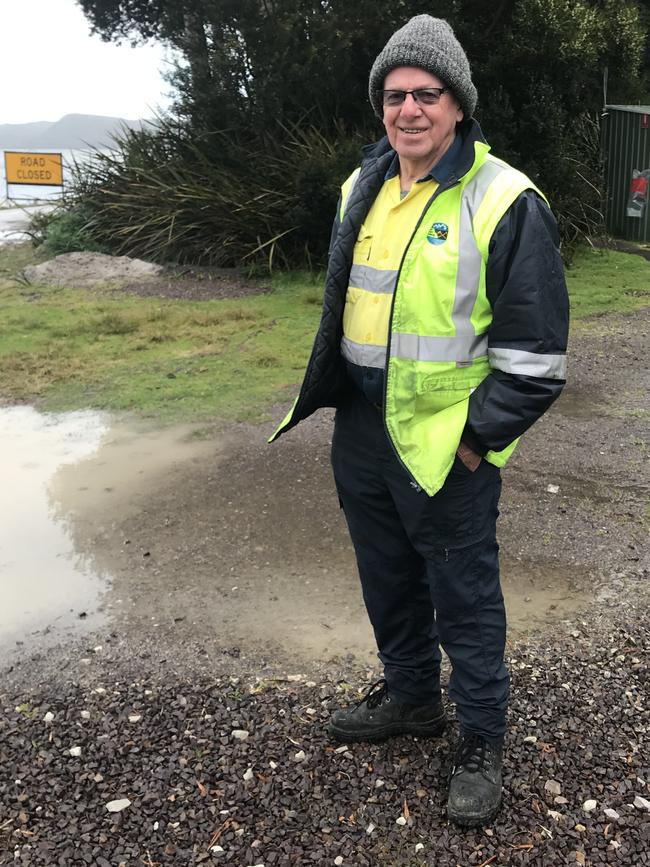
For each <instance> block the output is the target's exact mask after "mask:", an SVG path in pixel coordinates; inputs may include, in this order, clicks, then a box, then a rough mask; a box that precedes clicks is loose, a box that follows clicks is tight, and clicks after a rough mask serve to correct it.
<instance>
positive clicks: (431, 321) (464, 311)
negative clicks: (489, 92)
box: [341, 142, 539, 496]
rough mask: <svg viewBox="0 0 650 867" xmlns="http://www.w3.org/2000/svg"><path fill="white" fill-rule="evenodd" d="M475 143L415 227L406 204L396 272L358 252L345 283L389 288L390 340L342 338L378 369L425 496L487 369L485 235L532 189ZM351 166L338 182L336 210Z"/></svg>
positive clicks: (401, 449)
mask: <svg viewBox="0 0 650 867" xmlns="http://www.w3.org/2000/svg"><path fill="white" fill-rule="evenodd" d="M474 147H475V161H474V164H473V166H472V168H471V169H470V171H469V172H468V173H467V174H466V175H464V176H463V177H462V178H461V179H460V182H459V183H458V184H456V185H455V186H453V187H451V188H448V189H443V190H442V191H441V192H440V193H439V194H438V190H437V189H436V190H435V191H434V192H433V194H432V196H431V197H430V199H429V201H428V202H427V204H426V206H425V207H424V208H423V210H422V213H421V216H420V219H419V221H418V222H417V224H416V226H415V228H414V227H413V225H412V220H409V218H408V214H409V212H408V211H407V210H406V209H405V211H404V213H405V225H404V232H405V233H412V234H411V237H410V241H408V244H407V246H406V250H405V253H404V256H403V260H402V263H401V267H400V268H399V269H398V271H393V273H392V274H391V273H390V272H389V271H387V270H385V269H382V268H372V267H370V266H368V265H361V264H360V262H359V259H358V257H355V263H354V264H353V267H352V271H351V278H350V285H352V286H354V287H355V288H360V289H362V290H366V291H373V289H374V290H376V291H377V292H378V293H380V294H382V295H384V296H387V295H390V299H391V301H390V303H391V309H390V315H389V329H388V340H387V345H384V346H383V347H382V346H378V345H376V344H375V343H370V342H368V343H364V342H363V341H354V340H351V339H350V336H349V335H347V336H346V335H344V338H343V342H342V347H341V350H342V353H343V355H344V357H345V358H346V359H347V360H349V361H351V362H353V363H356V364H361V365H364V366H374V367H384V368H385V376H386V393H385V402H384V414H385V422H386V428H387V430H388V434H389V436H390V438H391V440H392V443H393V446H394V448H395V450H396V452H397V454H398V456H399V458H400V459H401V461H402V463H403V464H404V465H405V467H406V468H407V469H408V470H409V472H410V473H411V475H412V476H413V478H414V479H415V481H416V482H417V483H418V484H419V485H420V487H421V488H423V490H425V491H426V492H427V493H428V494H429V495H431V496H432V495H433V494H435V493H436V491H438V490H439V489H440V488H441V487H442V485H443V483H444V480H445V479H446V477H447V475H448V473H449V470H450V469H451V466H452V464H453V461H454V457H455V454H456V450H457V448H458V445H459V442H460V438H461V435H462V432H463V429H464V427H465V423H466V421H467V411H468V406H469V397H470V394H471V393H472V391H473V390H474V389H475V388H476V387H477V386H478V385H480V383H481V382H482V381H483V379H485V377H486V376H487V375H488V374H489V372H490V364H489V360H488V346H487V332H488V329H489V327H490V323H491V321H492V308H491V305H490V302H489V300H488V298H487V294H486V289H485V274H486V264H487V258H488V245H489V242H490V238H491V237H492V233H493V232H494V230H495V228H496V226H497V224H498V223H499V221H500V220H501V218H502V217H503V216H504V214H505V213H506V211H507V210H508V208H509V207H510V205H512V203H513V202H514V201H515V199H516V198H517V197H518V196H519V195H520V194H521V193H522V192H523V191H524V190H527V189H536V188H535V186H534V184H532V183H531V181H530V180H529V179H528V178H527V177H526V176H525V175H524V174H522V173H521V172H519V171H517V170H516V169H513V168H512V167H511V166H509V165H508V164H507V163H505V162H503V161H502V160H499V159H497V158H496V157H493V156H492V155H491V154H490V153H489V147H488V145H486V144H484V143H483V142H475V145H474ZM358 171H359V170H358V169H357V170H356V171H355V172H353V174H352V175H351V176H350V177H349V178H348V180H347V181H346V182H345V184H344V185H343V188H342V195H341V214H342V215H343V213H344V211H345V203H346V201H347V198H348V196H349V193H350V191H351V189H352V188H353V186H354V184H355V182H356V179H357V176H358ZM538 192H539V191H538ZM360 240H362V239H357V243H359V241H360ZM356 252H357V249H356V248H355V253H356ZM391 280H392V285H391ZM516 442H517V441H516V440H515V441H514V442H512V443H510V444H509V445H508V446H506V448H504V449H502V450H500V451H498V452H495V451H490V452H488V453H487V455H486V460H488V461H489V462H490V463H492V464H495V465H496V466H503V464H505V462H506V461H507V459H508V458H509V457H510V455H511V454H512V452H513V451H514V449H515V446H516Z"/></svg>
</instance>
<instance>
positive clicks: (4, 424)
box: [0, 406, 108, 650]
mask: <svg viewBox="0 0 650 867" xmlns="http://www.w3.org/2000/svg"><path fill="white" fill-rule="evenodd" d="M107 430H108V421H107V418H106V417H105V416H104V415H102V414H100V413H96V412H72V413H63V414H47V415H45V414H42V413H39V412H37V411H36V410H35V409H33V408H32V407H29V406H17V407H15V406H14V407H5V408H0V649H3V650H6V649H7V648H8V647H10V646H12V645H15V642H17V641H21V640H23V639H25V638H26V637H27V636H29V635H30V634H32V633H34V632H35V631H39V630H41V631H48V630H50V629H51V628H53V627H56V628H57V629H58V628H69V627H72V626H73V625H74V624H76V623H79V621H80V615H82V616H83V615H84V614H86V618H85V622H87V623H88V625H91V624H90V622H92V625H97V623H98V615H97V614H96V613H94V609H95V608H96V606H97V602H98V599H99V596H100V593H101V591H102V590H103V589H104V588H105V581H104V580H103V579H102V578H101V577H100V576H98V575H97V574H95V572H94V571H93V570H92V568H91V565H90V563H89V562H87V561H86V560H85V559H84V558H83V557H81V556H79V555H78V554H76V553H75V551H74V548H73V544H72V540H71V536H70V533H69V530H68V527H67V526H66V524H65V522H63V521H61V520H60V519H57V517H56V515H55V514H54V512H53V510H52V506H51V502H50V499H49V497H48V486H49V484H50V481H51V479H52V477H53V475H54V474H55V473H56V472H57V470H58V469H59V468H60V467H61V466H63V465H65V464H73V463H76V462H77V461H80V460H82V459H84V458H86V457H88V456H89V455H91V454H93V453H94V452H95V451H96V450H97V448H98V447H99V445H100V441H101V439H102V437H103V436H104V435H105V433H106V432H107ZM89 621H90V622H89Z"/></svg>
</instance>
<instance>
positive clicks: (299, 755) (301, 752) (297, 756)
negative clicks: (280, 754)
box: [293, 750, 307, 762]
mask: <svg viewBox="0 0 650 867" xmlns="http://www.w3.org/2000/svg"><path fill="white" fill-rule="evenodd" d="M306 758H307V756H306V755H305V751H304V750H298V752H297V753H296V754H295V756H294V757H293V760H294V762H304V761H305V759H306Z"/></svg>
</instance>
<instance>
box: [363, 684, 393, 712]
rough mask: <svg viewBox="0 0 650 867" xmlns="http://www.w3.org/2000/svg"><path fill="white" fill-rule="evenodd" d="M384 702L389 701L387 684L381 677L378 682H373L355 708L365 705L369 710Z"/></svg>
mask: <svg viewBox="0 0 650 867" xmlns="http://www.w3.org/2000/svg"><path fill="white" fill-rule="evenodd" d="M384 700H387V701H390V699H389V698H388V684H387V683H386V681H385V679H384V678H383V677H382V678H381V679H380V680H377V681H375V682H374V683H373V684H372V686H370V687H369V688H368V689H367V690H366V692H365V693H364V695H363V696H362V697H361V699H360V700H359V701H358V702H357V704H356V707H360V706H361V705H362V704H367V705H368V707H369V708H374V707H379V705H380V704H382V703H383V702H384Z"/></svg>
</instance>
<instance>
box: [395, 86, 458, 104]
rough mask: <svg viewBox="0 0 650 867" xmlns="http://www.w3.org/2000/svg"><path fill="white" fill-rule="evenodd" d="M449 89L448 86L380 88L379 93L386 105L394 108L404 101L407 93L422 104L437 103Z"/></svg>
mask: <svg viewBox="0 0 650 867" xmlns="http://www.w3.org/2000/svg"><path fill="white" fill-rule="evenodd" d="M448 90H449V88H448V87H419V88H418V89H417V90H379V91H378V93H380V94H381V98H382V102H383V104H384V105H385V106H387V107H388V108H394V107H395V106H397V105H401V104H402V103H403V102H404V100H405V99H406V94H407V93H410V94H411V95H412V96H413V99H414V100H415V102H417V103H419V104H420V105H435V104H436V103H437V102H438V100H439V99H440V97H441V96H442V94H443V93H446V92H447V91H448Z"/></svg>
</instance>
